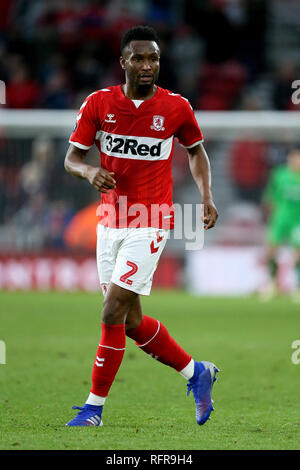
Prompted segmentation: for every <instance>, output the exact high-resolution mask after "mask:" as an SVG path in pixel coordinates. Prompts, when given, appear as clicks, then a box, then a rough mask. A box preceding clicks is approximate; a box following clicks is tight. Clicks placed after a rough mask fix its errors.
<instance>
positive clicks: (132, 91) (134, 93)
mask: <svg viewBox="0 0 300 470" xmlns="http://www.w3.org/2000/svg"><path fill="white" fill-rule="evenodd" d="M122 90H123V93H124V95H125V96H126V97H127V98H129V99H131V100H149V99H150V98H152V97H153V96H154V95H155V93H156V90H157V86H156V85H153V86H152V87H151V88H146V87H143V88H141V87H140V88H137V87H132V86H131V85H130V84H129V83H125V85H122Z"/></svg>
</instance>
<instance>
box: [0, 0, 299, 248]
mask: <svg viewBox="0 0 300 470" xmlns="http://www.w3.org/2000/svg"><path fill="white" fill-rule="evenodd" d="M288 1H289V2H291V1H292V0H288ZM274 2H279V3H280V2H281V3H284V1H283V0H130V1H122V0H51V1H44V0H6V1H5V2H1V3H0V80H2V81H4V82H5V84H6V107H8V108H15V109H17V108H22V109H29V108H37V109H58V110H60V109H78V108H79V106H80V105H81V103H82V101H83V100H84V99H85V97H86V96H87V95H88V94H89V93H91V92H92V91H94V90H96V89H99V88H103V87H105V86H109V85H115V84H118V83H120V82H122V81H123V79H124V77H123V72H122V69H121V67H120V66H119V63H118V59H119V56H120V51H119V46H120V39H121V37H122V34H123V32H124V31H125V30H126V29H128V28H130V27H131V26H134V25H136V24H150V25H152V26H153V27H154V28H155V29H156V30H157V32H158V34H159V36H160V38H161V44H160V45H161V50H162V58H161V72H160V77H159V82H158V84H159V85H160V86H162V87H165V88H168V89H170V90H172V91H173V92H178V93H181V94H183V96H185V97H186V98H188V99H189V100H190V102H191V104H192V106H193V107H194V109H197V110H213V111H216V110H247V111H254V110H264V109H272V110H285V111H293V110H299V107H298V108H297V106H296V105H295V104H293V103H292V100H291V83H292V82H293V81H294V80H296V79H299V77H300V75H299V63H300V59H299V61H298V62H297V61H296V60H292V59H291V57H287V56H286V55H284V56H279V57H278V60H277V61H274V62H273V63H270V60H269V58H268V57H269V56H268V54H267V47H269V46H268V45H267V40H266V31H267V30H268V25H269V22H270V21H271V18H272V14H271V6H272V4H274ZM296 33H297V32H296ZM262 78H263V79H264V80H266V81H267V83H268V86H267V89H268V93H269V95H268V99H267V100H265V101H264V100H263V99H262V98H261V96H260V95H259V94H258V93H256V89H258V85H257V84H258V83H259V82H260V80H262ZM249 90H251V93H250V92H249ZM207 145H208V148H209V152H208V153H209V155H210V157H211V158H212V159H213V158H214V155H215V148H214V145H213V143H212V145H211V149H210V142H208V143H207ZM66 146H67V143H66V141H61V140H60V139H49V138H47V137H43V136H40V137H38V138H36V139H32V138H31V139H18V141H15V142H13V141H12V140H7V139H5V138H4V137H1V138H0V225H1V227H2V228H1V230H0V247H1V246H9V243H10V242H11V241H12V240H13V241H14V247H18V246H19V248H20V249H23V248H24V246H26V248H28V249H40V248H42V247H45V246H46V247H52V248H64V247H65V246H66V243H72V240H74V237H73V238H72V236H70V234H68V235H67V236H64V233H65V230H66V228H67V227H68V226H69V223H70V221H71V220H72V217H73V216H74V215H75V214H76V213H77V212H78V211H79V210H81V209H84V208H85V207H87V206H89V205H91V207H93V204H94V202H95V199H96V198H97V197H98V195H97V194H95V192H94V191H93V190H92V188H89V185H88V184H86V185H82V183H81V184H78V182H77V181H76V179H74V178H71V177H70V176H69V175H67V174H66V172H65V171H64V168H63V159H64V155H65V151H66ZM210 150H211V151H210ZM183 152H184V150H183V149H182V148H180V146H177V147H176V151H175V156H174V166H173V168H174V170H173V175H174V189H175V198H176V192H177V190H178V188H185V187H186V185H189V184H190V179H189V178H188V177H187V166H186V158H185V157H184V156H183ZM226 152H227V155H226V160H227V161H228V171H227V174H226V175H225V174H224V177H225V178H228V179H229V180H230V184H231V185H232V188H233V189H234V197H235V198H236V199H237V200H239V201H244V202H250V203H253V204H258V205H259V203H260V200H261V196H262V192H263V188H264V186H265V184H266V181H267V178H268V174H269V172H270V169H271V168H272V167H273V166H274V165H277V164H279V163H282V162H284V161H285V156H286V153H287V146H286V145H279V144H275V145H271V144H270V143H269V144H267V143H266V142H264V141H257V142H253V141H251V142H247V141H238V142H233V143H232V145H230V148H229V149H226ZM11 157H13V158H11ZM217 202H218V201H217ZM250 217H252V215H251V216H250ZM20 227H21V228H22V230H21V232H20Z"/></svg>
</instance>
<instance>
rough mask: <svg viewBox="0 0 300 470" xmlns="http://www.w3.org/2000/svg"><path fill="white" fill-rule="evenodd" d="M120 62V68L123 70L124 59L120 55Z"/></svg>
mask: <svg viewBox="0 0 300 470" xmlns="http://www.w3.org/2000/svg"><path fill="white" fill-rule="evenodd" d="M120 64H121V67H122V69H123V70H125V59H124V57H122V56H121V57H120Z"/></svg>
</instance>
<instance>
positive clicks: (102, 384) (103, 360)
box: [91, 322, 126, 397]
mask: <svg viewBox="0 0 300 470" xmlns="http://www.w3.org/2000/svg"><path fill="white" fill-rule="evenodd" d="M101 328H102V335H101V339H100V344H99V346H98V349H97V354H96V358H95V362H94V366H93V372H92V388H91V392H92V393H94V394H95V395H99V396H100V397H106V396H107V395H108V392H109V389H110V387H111V385H112V383H113V381H114V378H115V375H116V373H117V372H118V370H119V367H120V365H121V362H122V359H123V356H124V352H125V343H126V336H125V324H123V325H105V324H104V323H102V322H101Z"/></svg>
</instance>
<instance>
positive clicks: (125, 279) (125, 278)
mask: <svg viewBox="0 0 300 470" xmlns="http://www.w3.org/2000/svg"><path fill="white" fill-rule="evenodd" d="M126 264H127V266H129V267H130V268H131V269H130V271H128V272H127V273H125V274H123V275H122V276H121V277H120V281H122V282H125V283H126V284H128V285H129V286H131V284H132V280H131V279H128V278H129V277H130V276H133V275H134V274H135V273H136V272H137V270H138V267H137V265H136V264H135V263H133V262H132V261H127V262H126Z"/></svg>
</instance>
